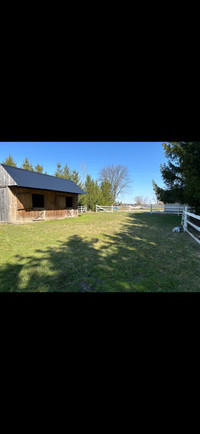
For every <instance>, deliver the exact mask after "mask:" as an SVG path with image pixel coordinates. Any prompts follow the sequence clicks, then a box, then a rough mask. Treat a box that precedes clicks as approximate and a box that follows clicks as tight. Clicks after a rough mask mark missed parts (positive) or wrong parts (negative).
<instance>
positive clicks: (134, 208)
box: [96, 204, 184, 215]
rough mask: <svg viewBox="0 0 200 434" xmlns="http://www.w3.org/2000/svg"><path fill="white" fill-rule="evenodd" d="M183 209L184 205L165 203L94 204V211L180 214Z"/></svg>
mask: <svg viewBox="0 0 200 434" xmlns="http://www.w3.org/2000/svg"><path fill="white" fill-rule="evenodd" d="M183 210H184V205H179V206H174V207H172V206H167V205H152V204H149V205H119V206H115V205H110V206H104V205H102V206H101V205H96V212H100V211H101V212H120V211H121V212H129V214H130V213H131V212H150V213H151V214H152V213H154V212H155V213H161V212H162V213H166V214H175V215H182V214H183Z"/></svg>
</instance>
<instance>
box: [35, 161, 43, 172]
mask: <svg viewBox="0 0 200 434" xmlns="http://www.w3.org/2000/svg"><path fill="white" fill-rule="evenodd" d="M34 172H38V173H43V166H40V164H39V163H38V164H37V165H36V166H35V169H34Z"/></svg>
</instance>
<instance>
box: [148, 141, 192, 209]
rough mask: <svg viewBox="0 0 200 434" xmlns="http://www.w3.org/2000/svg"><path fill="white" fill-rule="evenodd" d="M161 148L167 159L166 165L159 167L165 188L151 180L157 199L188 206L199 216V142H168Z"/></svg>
mask: <svg viewBox="0 0 200 434" xmlns="http://www.w3.org/2000/svg"><path fill="white" fill-rule="evenodd" d="M163 148H164V151H165V155H166V157H167V158H168V164H163V165H161V175H162V178H163V181H164V183H165V185H166V188H165V189H164V188H160V187H158V185H157V184H156V183H155V181H154V180H153V188H154V191H155V193H156V197H157V199H158V200H161V201H163V202H168V203H170V202H172V203H173V202H180V203H182V204H188V205H190V206H191V207H194V209H195V212H196V214H200V142H169V143H163Z"/></svg>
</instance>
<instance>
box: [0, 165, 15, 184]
mask: <svg viewBox="0 0 200 434" xmlns="http://www.w3.org/2000/svg"><path fill="white" fill-rule="evenodd" d="M8 185H16V182H15V181H14V180H13V179H12V178H11V176H10V175H9V174H8V172H6V170H5V169H4V168H3V166H2V165H1V164H0V187H7V186H8Z"/></svg>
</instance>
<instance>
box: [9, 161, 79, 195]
mask: <svg viewBox="0 0 200 434" xmlns="http://www.w3.org/2000/svg"><path fill="white" fill-rule="evenodd" d="M1 165H2V166H3V168H4V169H5V170H6V171H7V172H8V173H9V175H10V176H11V177H12V179H13V180H14V181H15V182H16V183H17V185H18V187H27V188H37V189H41V190H55V191H62V192H63V193H77V194H85V192H84V191H83V190H82V189H81V188H80V187H78V185H76V184H75V182H74V181H71V180H70V179H63V178H57V177H56V176H52V175H44V174H43V173H37V172H31V171H30V170H24V169H19V168H18V167H13V166H7V165H6V164H1ZM13 185H14V184H13Z"/></svg>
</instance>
